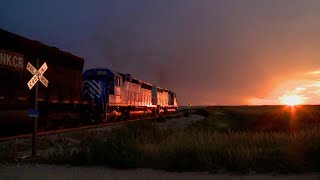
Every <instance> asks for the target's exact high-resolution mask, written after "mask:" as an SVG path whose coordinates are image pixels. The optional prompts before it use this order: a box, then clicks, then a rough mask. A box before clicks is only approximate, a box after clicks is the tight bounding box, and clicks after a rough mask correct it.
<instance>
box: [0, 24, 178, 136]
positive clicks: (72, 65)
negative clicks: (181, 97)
mask: <svg viewBox="0 0 320 180" xmlns="http://www.w3.org/2000/svg"><path fill="white" fill-rule="evenodd" d="M36 59H38V60H39V61H40V63H39V64H40V66H41V65H42V64H43V63H44V62H46V64H47V66H48V70H47V71H46V72H45V73H44V74H43V76H44V77H45V78H46V79H48V81H49V86H48V87H47V88H46V87H44V86H42V85H39V86H38V87H39V93H38V104H39V105H38V106H39V119H40V121H39V123H40V124H39V125H40V126H44V127H48V126H50V125H51V124H52V123H56V122H59V123H71V124H72V123H82V122H84V121H107V120H109V119H127V118H129V116H130V114H131V113H132V112H142V113H144V114H153V115H159V114H160V113H162V112H168V111H172V110H177V108H178V103H177V96H176V94H175V93H174V92H173V91H170V90H168V89H164V88H161V87H158V86H156V85H154V84H151V83H147V82H144V81H141V80H138V79H136V78H134V77H132V76H131V75H130V74H123V73H120V72H115V71H112V70H110V69H108V68H95V69H88V70H86V71H84V72H83V66H84V59H83V58H80V57H78V56H75V55H72V54H70V53H67V52H64V51H61V50H59V49H58V48H55V47H50V46H47V45H44V44H43V43H41V42H38V41H33V40H30V39H27V38H24V37H22V36H19V35H16V34H13V33H11V32H8V31H5V30H2V29H0V127H1V131H3V130H4V129H8V127H17V126H20V127H31V126H30V124H31V122H32V121H31V119H30V118H29V116H28V110H29V109H32V108H33V107H34V104H35V93H34V89H32V90H29V88H28V86H27V83H28V81H29V80H30V79H31V78H32V76H33V75H32V74H31V73H30V72H29V71H27V70H26V66H27V63H28V62H30V63H31V64H33V65H34V66H35V65H36ZM9 129H10V128H9Z"/></svg>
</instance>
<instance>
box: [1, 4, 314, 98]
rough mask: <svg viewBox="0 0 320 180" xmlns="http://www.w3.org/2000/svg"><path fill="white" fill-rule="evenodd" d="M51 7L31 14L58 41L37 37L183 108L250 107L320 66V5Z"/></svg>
mask: <svg viewBox="0 0 320 180" xmlns="http://www.w3.org/2000/svg"><path fill="white" fill-rule="evenodd" d="M45 4H48V3H45ZM45 7H47V8H49V7H50V8H51V9H54V10H51V11H49V13H46V10H47V9H46V8H45ZM28 8H30V9H32V7H28ZM28 8H27V10H24V11H27V12H29V13H31V12H32V11H31V10H28ZM44 8H45V9H44V10H42V12H43V13H44V15H43V16H42V18H39V17H37V16H36V14H35V13H31V14H33V16H32V19H34V20H33V21H35V22H38V23H39V24H37V25H36V26H39V28H38V29H41V28H42V29H46V28H44V27H45V26H48V29H49V28H52V27H53V26H50V22H45V21H44V20H43V19H46V18H51V19H53V20H54V21H53V22H55V27H59V28H60V27H61V28H62V30H61V31H59V28H56V29H55V30H52V31H51V32H50V34H53V37H54V39H52V38H50V37H46V36H45V35H43V36H42V37H40V38H36V37H37V36H36V35H34V34H37V33H36V32H37V30H35V29H32V28H29V31H30V34H33V36H32V37H35V38H34V39H45V42H49V44H50V43H51V44H54V45H56V46H58V47H60V48H61V49H66V50H70V51H72V52H73V53H75V54H78V55H81V56H83V57H85V58H86V60H87V61H86V64H85V68H92V67H97V66H99V67H100V66H107V67H111V68H113V69H115V70H118V71H121V72H124V73H131V74H132V75H134V76H136V77H137V78H140V79H143V80H146V81H150V82H152V83H156V84H157V85H159V86H162V87H165V88H168V89H172V90H174V91H176V93H177V94H178V97H179V99H180V103H182V104H186V103H189V102H190V103H192V104H212V103H217V104H243V103H245V99H246V98H247V97H251V96H254V97H263V96H264V95H265V94H266V93H268V92H269V91H270V90H271V89H272V88H273V87H274V86H275V85H276V84H277V83H279V82H280V81H281V80H283V79H285V78H288V76H290V75H292V74H294V73H295V72H297V71H304V70H307V69H309V68H312V67H316V68H317V67H319V65H320V61H319V59H320V55H319V53H318V52H320V51H319V50H320V49H319V47H320V46H319V45H320V36H319V35H320V23H319V21H318V19H319V18H320V11H319V9H320V1H316V0H315V1H311V0H310V1H298V0H294V1H289V0H288V1H276V0H273V1H272V0H271V1H270V0H268V1H254V0H251V1H249V0H242V1H231V0H230V1H228V0H224V1H213V0H183V1H182V0H167V1H164V0H163V1H148V0H141V1H131V0H127V1H120V0H119V1H103V2H102V1H98V0H96V1H90V3H88V2H86V1H67V2H66V3H60V4H58V5H57V4H49V5H47V6H44ZM56 11H57V13H56ZM7 13H8V12H7ZM7 13H6V14H7ZM15 16H17V15H15ZM20 18H21V17H20ZM22 19H23V18H21V19H19V18H18V17H15V19H14V21H13V22H15V24H16V25H17V24H19V22H20V21H22ZM41 19H42V20H41ZM7 20H8V19H7ZM9 21H10V20H8V22H9ZM60 21H61V22H60ZM29 23H30V22H29ZM45 23H47V24H45ZM48 23H49V24H48ZM4 24H6V25H7V24H8V23H4ZM17 26H18V25H17ZM18 27H19V28H21V29H23V28H24V27H22V26H18ZM12 29H13V30H14V29H17V28H12ZM31 29H32V30H31ZM48 29H46V30H48ZM9 30H10V29H9ZM31 31H32V32H31ZM20 32H24V30H21V31H20ZM62 34H65V35H66V36H63V35H62ZM62 42H63V44H62Z"/></svg>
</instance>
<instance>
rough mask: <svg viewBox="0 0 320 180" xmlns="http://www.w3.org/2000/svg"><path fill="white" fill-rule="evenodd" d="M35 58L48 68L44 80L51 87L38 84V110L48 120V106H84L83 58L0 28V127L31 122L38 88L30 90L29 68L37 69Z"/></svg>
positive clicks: (65, 107)
mask: <svg viewBox="0 0 320 180" xmlns="http://www.w3.org/2000/svg"><path fill="white" fill-rule="evenodd" d="M36 59H39V66H41V65H42V64H43V63H44V62H46V63H47V65H48V69H47V71H46V72H45V73H44V77H45V78H46V79H47V80H48V81H49V86H48V88H46V87H44V86H43V85H42V84H39V96H38V97H39V99H38V100H39V108H40V110H43V112H45V113H44V114H46V115H45V116H46V118H47V116H48V109H49V108H48V107H54V106H55V107H59V108H64V109H67V107H70V108H74V107H75V106H78V105H79V104H84V102H82V101H81V94H82V71H83V65H84V59H83V58H80V57H77V56H74V55H72V54H70V53H67V52H63V51H61V50H59V49H57V48H55V47H49V46H46V45H44V44H42V43H40V42H37V41H33V40H30V39H27V38H24V37H21V36H19V35H16V34H13V33H10V32H8V31H5V30H2V29H0V127H2V128H3V127H6V126H8V125H10V126H24V124H29V122H31V119H30V118H28V115H27V112H28V111H27V110H28V109H30V108H33V107H34V101H35V96H34V94H35V93H34V89H35V88H33V89H32V90H30V89H29V88H28V86H27V83H28V81H29V80H30V79H31V78H32V74H31V73H30V72H29V71H27V70H26V66H27V63H28V62H30V63H31V64H32V65H33V66H35V67H36ZM61 105H64V106H61ZM50 110H51V109H50ZM43 112H40V113H43ZM56 114H57V113H56ZM2 128H1V129H0V131H1V130H3V129H2Z"/></svg>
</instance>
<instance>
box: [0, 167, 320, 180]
mask: <svg viewBox="0 0 320 180" xmlns="http://www.w3.org/2000/svg"><path fill="white" fill-rule="evenodd" d="M319 177H320V174H298V175H275V176H274V175H271V174H262V175H260V174H248V175H235V174H208V173H206V172H185V173H177V172H166V171H158V170H151V169H135V170H115V169H109V168H104V167H68V166H49V165H37V166H36V165H21V166H18V165H15V166H6V167H0V179H94V180H98V179H129V180H131V179H132V180H140V179H152V180H157V179H172V180H179V179H183V180H188V179H259V180H264V179H297V180H298V179H301V180H303V179H319Z"/></svg>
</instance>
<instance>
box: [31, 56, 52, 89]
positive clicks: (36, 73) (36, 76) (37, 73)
mask: <svg viewBox="0 0 320 180" xmlns="http://www.w3.org/2000/svg"><path fill="white" fill-rule="evenodd" d="M47 69H48V66H47V63H44V64H43V65H42V66H41V67H40V69H39V70H37V69H36V68H35V67H34V66H33V65H32V64H31V63H29V62H28V64H27V70H28V71H29V72H30V73H31V74H32V75H33V77H32V78H31V79H30V81H29V82H28V83H27V84H28V87H29V89H30V90H31V89H32V87H33V86H34V85H35V84H36V83H37V82H38V81H40V82H41V83H42V84H43V85H44V86H45V87H48V84H49V81H48V80H47V79H46V78H45V77H44V76H43V74H44V72H46V70H47Z"/></svg>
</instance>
